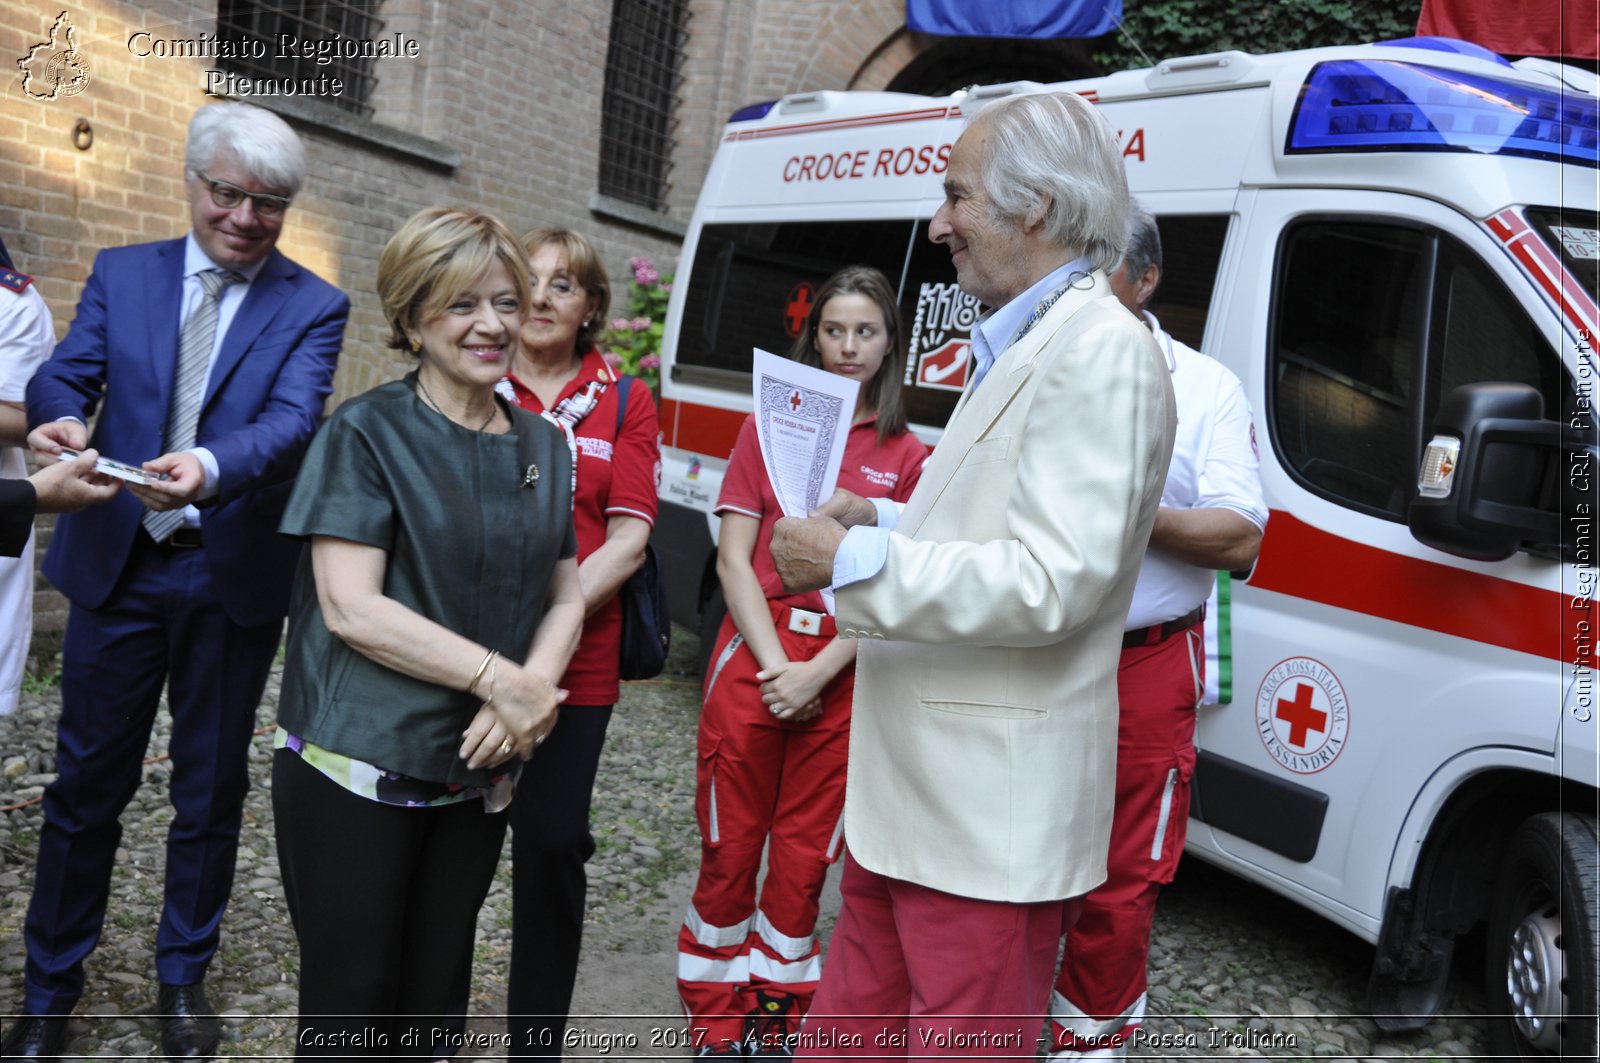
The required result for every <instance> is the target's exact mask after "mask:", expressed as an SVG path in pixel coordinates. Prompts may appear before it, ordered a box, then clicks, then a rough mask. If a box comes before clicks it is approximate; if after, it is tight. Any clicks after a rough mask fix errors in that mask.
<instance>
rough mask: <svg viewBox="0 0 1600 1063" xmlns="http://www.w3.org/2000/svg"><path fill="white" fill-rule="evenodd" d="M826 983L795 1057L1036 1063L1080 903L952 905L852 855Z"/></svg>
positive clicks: (950, 899) (952, 899) (963, 901)
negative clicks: (1060, 959)
mask: <svg viewBox="0 0 1600 1063" xmlns="http://www.w3.org/2000/svg"><path fill="white" fill-rule="evenodd" d="M839 888H840V891H841V892H842V894H843V896H844V905H843V907H842V908H841V909H840V910H839V921H838V922H837V923H836V924H835V925H834V928H833V938H832V940H831V941H830V942H829V944H828V976H827V977H826V978H825V979H823V982H822V988H821V989H820V990H818V992H817V997H816V1000H815V1001H814V1003H813V1006H812V1009H811V1014H810V1015H808V1016H807V1017H806V1022H805V1026H804V1028H803V1029H802V1030H801V1031H800V1037H799V1039H798V1050H797V1051H796V1053H795V1057H796V1058H797V1059H799V1058H804V1059H851V1058H861V1057H869V1058H878V1059H905V1060H926V1059H991V1060H1000V1059H1005V1060H1032V1059H1034V1058H1035V1056H1036V1055H1037V1054H1038V1050H1039V1030H1040V1028H1041V1026H1042V1025H1043V1021H1042V1020H1043V1018H1044V1012H1045V998H1046V996H1047V995H1048V992H1049V985H1050V975H1051V974H1052V973H1053V972H1054V970H1055V963H1056V946H1057V945H1058V944H1059V943H1060V941H1061V926H1062V922H1063V920H1064V919H1070V918H1071V916H1072V912H1073V905H1074V904H1075V903H1076V902H1075V901H1067V902H1065V903H1063V902H1061V901H1042V902H1039V903H1037V904H1008V903H1005V902H1003V901H984V900H976V899H974V898H971V897H957V896H955V895H954V894H949V893H941V892H940V891H939V890H935V889H929V888H928V887H927V886H919V885H917V884H916V883H914V882H905V881H902V880H900V879H894V878H888V877H886V876H884V875H879V874H877V873H875V872H872V871H868V870H867V869H866V868H864V867H862V866H861V865H860V864H858V863H856V862H855V860H853V859H851V857H850V855H849V854H848V853H846V854H845V865H844V877H843V878H842V879H841V880H840V883H839Z"/></svg>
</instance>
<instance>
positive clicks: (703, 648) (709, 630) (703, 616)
mask: <svg viewBox="0 0 1600 1063" xmlns="http://www.w3.org/2000/svg"><path fill="white" fill-rule="evenodd" d="M727 615H728V606H727V603H726V602H724V601H723V600H722V585H721V584H718V585H717V586H716V587H715V588H713V589H712V591H711V597H709V598H707V599H706V604H705V605H703V606H701V607H700V678H701V679H704V678H705V675H706V672H707V671H708V670H709V669H710V667H711V651H712V650H714V649H716V646H717V632H719V631H721V630H722V618H723V617H725V616H727Z"/></svg>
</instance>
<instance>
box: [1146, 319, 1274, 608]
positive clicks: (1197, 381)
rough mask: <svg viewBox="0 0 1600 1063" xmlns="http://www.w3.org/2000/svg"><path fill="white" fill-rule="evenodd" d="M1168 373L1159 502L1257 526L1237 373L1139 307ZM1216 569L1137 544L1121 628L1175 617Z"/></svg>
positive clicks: (1205, 590) (1201, 597) (1256, 472)
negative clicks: (1230, 514)
mask: <svg viewBox="0 0 1600 1063" xmlns="http://www.w3.org/2000/svg"><path fill="white" fill-rule="evenodd" d="M1144 317H1145V320H1146V322H1147V323H1148V324H1149V325H1150V331H1151V332H1152V333H1153V334H1154V336H1155V339H1156V344H1157V345H1158V346H1159V347H1160V348H1161V353H1162V354H1163V355H1164V356H1165V357H1166V360H1167V369H1168V370H1169V371H1170V372H1171V373H1172V393H1173V396H1174V397H1175V398H1176V399H1177V412H1178V431H1177V436H1176V438H1175V440H1174V442H1173V444H1172V464H1171V466H1170V467H1169V468H1168V470H1167V483H1166V488H1165V489H1164V490H1163V491H1162V492H1161V504H1162V505H1163V506H1166V507H1168V508H1171V509H1215V508H1218V507H1220V508H1223V509H1231V510H1233V511H1234V512H1235V513H1237V514H1239V515H1240V516H1241V517H1244V518H1245V519H1246V520H1248V521H1250V522H1251V523H1252V524H1254V525H1255V526H1256V527H1258V528H1262V529H1265V528H1266V526H1267V503H1266V500H1265V499H1264V498H1263V496H1262V493H1261V462H1260V458H1259V456H1258V455H1257V452H1256V439H1255V428H1254V426H1253V425H1252V423H1251V419H1250V402H1249V400H1248V399H1246V398H1245V394H1244V386H1243V385H1242V384H1240V383H1239V378H1238V377H1236V376H1234V375H1233V373H1232V372H1231V371H1230V370H1229V369H1228V368H1227V367H1226V366H1224V365H1223V364H1222V363H1221V362H1219V361H1217V360H1216V359H1215V358H1209V357H1207V356H1206V355H1204V354H1201V353H1200V352H1199V351H1197V350H1195V349H1194V348H1192V347H1188V346H1185V345H1184V344H1182V343H1179V342H1178V341H1177V340H1175V339H1173V338H1172V337H1171V336H1169V335H1167V333H1166V332H1164V331H1162V328H1161V323H1160V322H1159V321H1157V320H1156V317H1155V315H1154V314H1151V313H1150V312H1149V311H1146V312H1145V315H1144ZM1215 577H1216V573H1215V572H1213V571H1212V570H1211V569H1209V568H1200V567H1198V566H1196V565H1191V564H1189V563H1188V562H1187V561H1181V560H1179V559H1178V558H1176V557H1173V556H1172V555H1171V554H1167V553H1164V552H1162V551H1161V550H1158V549H1156V548H1154V547H1152V548H1150V549H1149V550H1147V551H1146V552H1145V556H1144V564H1143V565H1141V566H1140V568H1139V581H1138V583H1137V584H1135V585H1134V590H1133V605H1132V606H1131V607H1130V608H1129V610H1128V623H1127V626H1126V628H1125V630H1128V631H1132V630H1134V629H1135V628H1141V627H1149V626H1150V625H1151V624H1160V623H1163V622H1165V621H1167V620H1175V619H1177V618H1178V617H1180V616H1183V615H1184V614H1185V613H1188V612H1190V611H1192V610H1193V609H1195V608H1196V607H1198V606H1199V605H1200V604H1201V603H1202V602H1204V601H1205V600H1206V598H1207V596H1209V595H1210V593H1211V586H1212V583H1213V582H1214V581H1215Z"/></svg>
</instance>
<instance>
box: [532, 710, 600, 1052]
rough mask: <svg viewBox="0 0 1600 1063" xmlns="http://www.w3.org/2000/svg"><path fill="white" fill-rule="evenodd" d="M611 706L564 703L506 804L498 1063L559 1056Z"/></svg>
mask: <svg viewBox="0 0 1600 1063" xmlns="http://www.w3.org/2000/svg"><path fill="white" fill-rule="evenodd" d="M611 709H612V707H611V706H610V705H603V706H584V705H565V706H562V708H561V720H560V722H559V723H557V724H556V728H555V730H553V731H551V732H550V737H549V738H548V739H546V740H545V742H544V744H543V745H541V746H540V747H539V751H538V752H537V753H535V754H534V756H533V759H532V760H531V761H529V762H528V766H527V767H526V768H524V769H523V772H522V780H521V782H520V783H519V784H518V785H517V796H516V799H515V800H514V801H512V802H511V809H510V812H511V871H512V875H511V882H512V891H511V895H512V936H511V979H510V987H509V990H508V992H507V994H506V1014H507V1018H506V1029H507V1032H508V1033H509V1034H510V1035H511V1049H510V1052H509V1053H508V1055H507V1057H506V1058H507V1059H559V1058H560V1057H561V1042H562V1038H563V1037H564V1036H565V1034H566V1029H567V1012H568V1011H569V1010H570V1009H571V1007H572V986H573V983H574V982H575V981H576V980H577V977H578V953H579V949H580V947H581V945H582V943H583V909H584V900H585V895H586V893H587V891H588V888H589V878H588V876H587V875H586V874H585V873H584V870H583V865H584V863H585V862H587V861H588V859H589V858H590V857H591V856H593V855H594V835H592V834H590V833H589V806H590V804H591V802H592V801H593V798H594V779H595V773H596V771H597V770H598V769H599V767H600V750H601V747H602V746H604V745H605V740H606V727H607V725H608V724H610V722H611Z"/></svg>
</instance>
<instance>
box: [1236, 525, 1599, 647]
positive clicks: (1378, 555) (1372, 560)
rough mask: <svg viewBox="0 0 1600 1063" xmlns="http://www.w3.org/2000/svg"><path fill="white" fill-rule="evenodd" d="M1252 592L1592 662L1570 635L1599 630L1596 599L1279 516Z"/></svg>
mask: <svg viewBox="0 0 1600 1063" xmlns="http://www.w3.org/2000/svg"><path fill="white" fill-rule="evenodd" d="M1249 586H1250V587H1252V588H1254V589H1257V590H1268V591H1276V592H1277V593H1279V594H1287V595H1289V596H1291V597H1294V598H1302V599H1305V600H1306V601H1311V602H1320V603H1321V604H1323V605H1331V606H1333V607H1334V608H1336V609H1348V610H1350V611H1351V612H1355V613H1362V614H1364V615H1366V616H1373V617H1377V618H1378V619H1380V620H1392V621H1394V622H1395V623H1397V624H1406V625H1409V626H1411V627H1417V628H1423V629H1425V630H1428V631H1437V632H1440V633H1441V634H1445V635H1455V636H1457V637H1458V638H1464V639H1470V640H1471V641H1473V642H1481V643H1486V644H1487V645H1490V646H1501V647H1504V648H1505V649H1508V650H1515V651H1517V652H1519V653H1530V654H1533V655H1535V656H1537V657H1549V658H1552V659H1555V660H1561V661H1566V662H1567V663H1569V664H1581V665H1584V666H1586V667H1588V666H1592V665H1593V663H1594V652H1593V647H1592V646H1591V645H1586V644H1582V643H1580V642H1579V641H1577V640H1575V639H1572V638H1564V637H1563V632H1564V631H1584V632H1593V631H1594V630H1595V627H1594V624H1595V622H1596V618H1595V615H1594V614H1595V603H1594V601H1593V600H1583V601H1576V600H1574V601H1569V600H1568V598H1567V597H1566V596H1565V595H1562V594H1558V593H1556V592H1555V591H1548V590H1543V589H1541V588H1539V587H1530V586H1528V585H1527V584H1524V583H1517V582H1514V581H1512V580H1505V579H1499V578H1497V577H1495V576H1486V575H1484V574H1483V573H1481V572H1471V571H1468V570H1466V569H1460V568H1455V567H1453V566H1451V565H1442V564H1439V563H1438V562H1435V561H1424V560H1422V559H1420V558H1415V557H1406V556H1404V555H1401V554H1393V553H1390V552H1389V551H1387V550H1380V549H1378V548H1377V547H1375V546H1367V545H1365V544H1364V543H1358V542H1354V541H1352V540H1350V539H1342V538H1340V537H1339V536H1337V535H1333V534H1330V533H1328V532H1325V531H1323V530H1322V529H1320V528H1315V527H1312V526H1311V525H1310V524H1307V523H1305V522H1304V521H1302V520H1299V519H1297V518H1295V517H1294V516H1292V515H1290V514H1288V513H1285V512H1283V511H1281V510H1276V509H1275V510H1273V511H1272V519H1271V520H1269V521H1268V522H1267V534H1266V537H1265V539H1263V540H1262V543H1261V559H1260V560H1259V561H1258V562H1257V563H1256V570H1255V574H1254V575H1253V576H1251V578H1250V583H1249Z"/></svg>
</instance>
